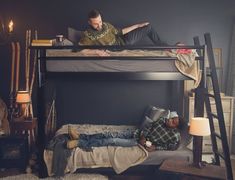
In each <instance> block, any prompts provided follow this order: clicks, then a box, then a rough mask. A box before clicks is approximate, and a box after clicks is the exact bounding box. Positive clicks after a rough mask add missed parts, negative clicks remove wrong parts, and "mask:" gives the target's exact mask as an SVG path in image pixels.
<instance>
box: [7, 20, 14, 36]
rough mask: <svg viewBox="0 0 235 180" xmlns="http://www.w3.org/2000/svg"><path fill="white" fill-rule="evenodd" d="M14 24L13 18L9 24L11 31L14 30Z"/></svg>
mask: <svg viewBox="0 0 235 180" xmlns="http://www.w3.org/2000/svg"><path fill="white" fill-rule="evenodd" d="M13 26H14V23H13V21H12V20H11V21H10V22H9V24H8V28H9V33H11V32H13Z"/></svg>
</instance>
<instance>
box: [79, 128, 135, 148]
mask: <svg viewBox="0 0 235 180" xmlns="http://www.w3.org/2000/svg"><path fill="white" fill-rule="evenodd" d="M137 144H138V143H137V141H136V139H135V138H134V136H133V131H122V132H107V133H99V134H93V135H87V134H80V136H79V140H78V147H80V148H82V149H91V147H100V146H123V147H130V146H135V145H137Z"/></svg>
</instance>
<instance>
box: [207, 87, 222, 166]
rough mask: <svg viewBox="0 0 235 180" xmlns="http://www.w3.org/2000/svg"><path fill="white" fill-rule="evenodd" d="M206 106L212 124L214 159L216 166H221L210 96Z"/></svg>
mask: <svg viewBox="0 0 235 180" xmlns="http://www.w3.org/2000/svg"><path fill="white" fill-rule="evenodd" d="M206 90H207V92H208V88H206ZM205 105H206V112H207V116H208V119H209V124H210V131H211V142H212V151H213V153H214V158H215V165H218V166H219V165H220V158H219V155H218V153H217V152H218V145H217V139H216V137H215V135H214V132H215V126H214V121H213V117H212V115H211V114H210V113H208V112H211V111H212V110H211V105H210V98H209V96H206V97H205Z"/></svg>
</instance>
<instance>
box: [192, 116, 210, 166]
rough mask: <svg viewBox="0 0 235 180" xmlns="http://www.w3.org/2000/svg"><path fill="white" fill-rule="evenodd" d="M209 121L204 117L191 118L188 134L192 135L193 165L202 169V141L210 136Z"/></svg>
mask: <svg viewBox="0 0 235 180" xmlns="http://www.w3.org/2000/svg"><path fill="white" fill-rule="evenodd" d="M210 133H211V132H210V125H209V119H208V118H205V117H193V118H192V119H191V121H190V128H189V134H191V135H193V165H194V166H195V167H197V168H203V166H204V165H205V164H203V163H202V141H203V136H209V135H210Z"/></svg>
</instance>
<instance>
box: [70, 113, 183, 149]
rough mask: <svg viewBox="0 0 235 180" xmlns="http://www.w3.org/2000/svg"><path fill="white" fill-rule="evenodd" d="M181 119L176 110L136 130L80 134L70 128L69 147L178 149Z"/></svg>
mask: <svg viewBox="0 0 235 180" xmlns="http://www.w3.org/2000/svg"><path fill="white" fill-rule="evenodd" d="M179 127H180V119H179V117H178V115H177V113H176V112H175V111H173V112H171V113H170V114H167V115H166V116H164V117H160V118H158V119H157V120H156V121H152V122H150V123H146V124H144V126H143V127H141V128H139V129H137V130H135V131H122V132H106V133H98V134H92V135H87V134H79V132H78V131H77V130H76V129H73V128H69V135H70V139H71V140H69V141H68V142H67V148H69V149H73V148H75V147H79V148H81V149H84V150H87V151H90V150H92V147H101V146H122V147H131V146H135V145H138V144H140V145H142V146H143V147H145V149H146V150H147V151H148V152H152V151H155V150H176V149H177V148H178V146H179V144H180V132H179V129H178V128H179Z"/></svg>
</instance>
